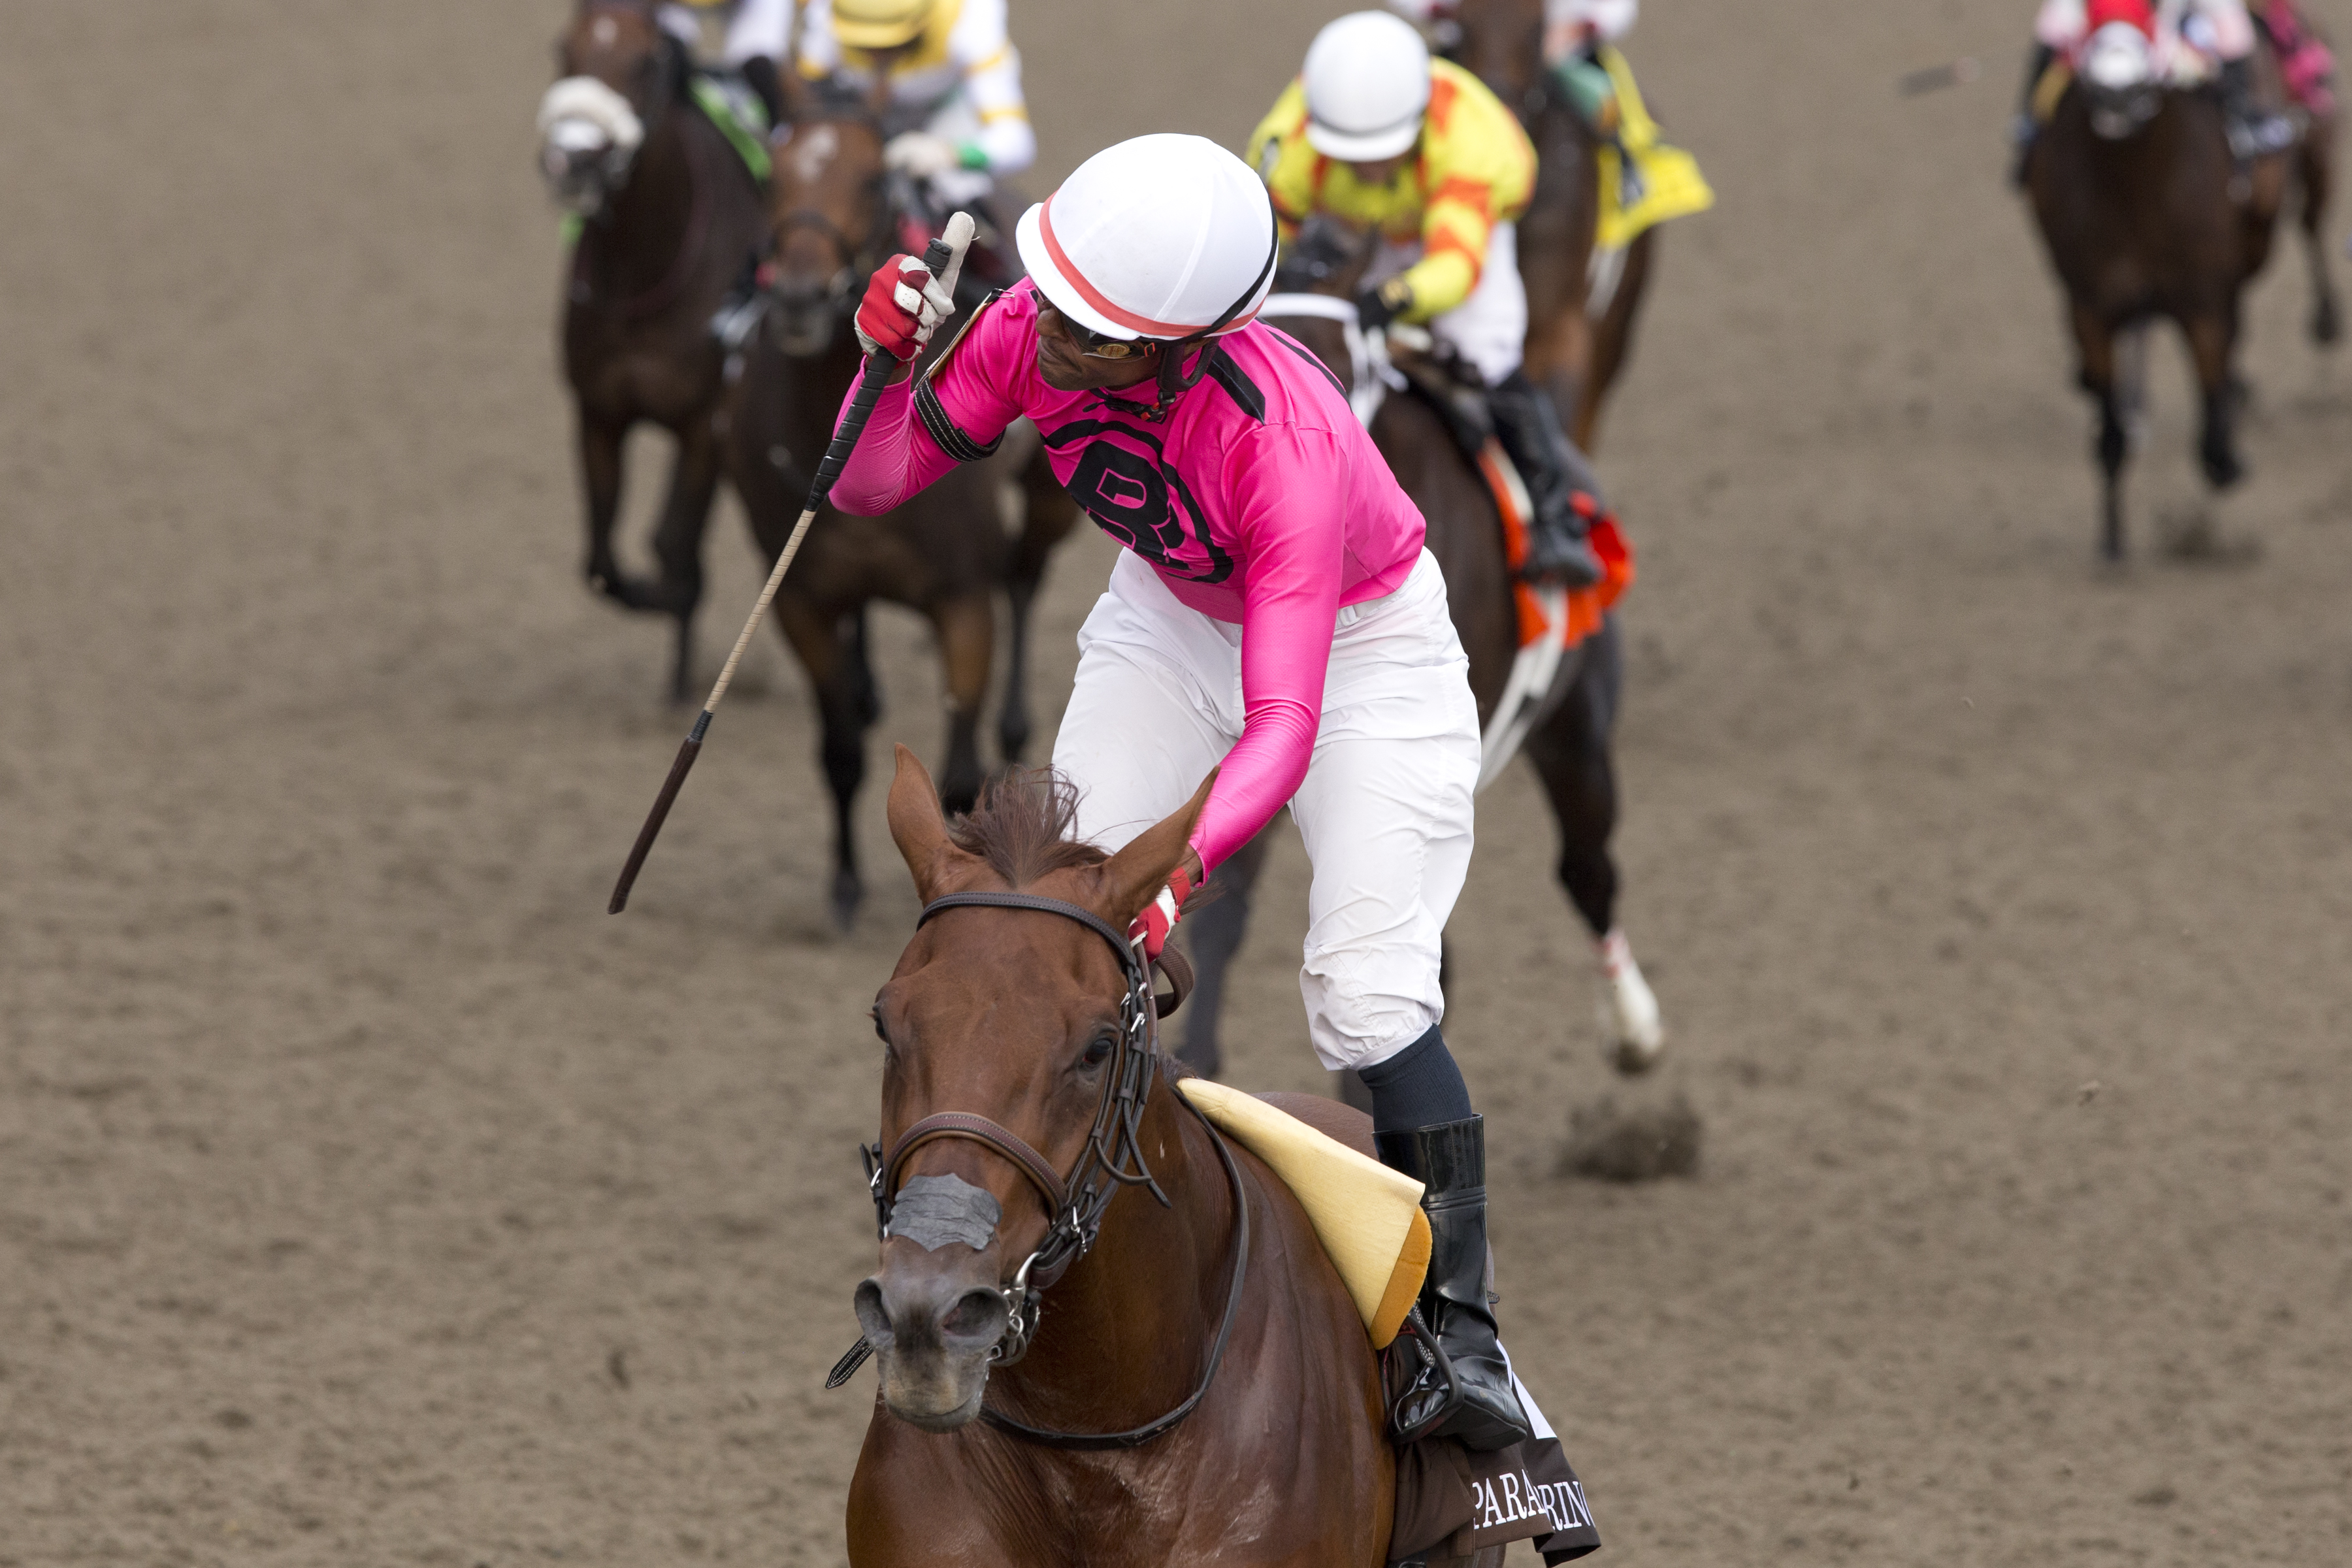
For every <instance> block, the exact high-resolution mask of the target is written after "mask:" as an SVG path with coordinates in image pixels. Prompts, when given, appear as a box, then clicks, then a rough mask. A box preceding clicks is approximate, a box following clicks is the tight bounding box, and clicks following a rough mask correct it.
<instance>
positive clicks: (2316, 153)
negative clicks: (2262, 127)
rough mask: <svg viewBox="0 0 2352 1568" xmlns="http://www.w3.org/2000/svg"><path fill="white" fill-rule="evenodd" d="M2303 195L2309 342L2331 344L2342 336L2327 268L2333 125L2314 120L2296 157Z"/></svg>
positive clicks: (2333, 186)
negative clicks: (2309, 268) (2308, 276)
mask: <svg viewBox="0 0 2352 1568" xmlns="http://www.w3.org/2000/svg"><path fill="white" fill-rule="evenodd" d="M2295 174H2296V178H2297V183H2298V184H2300V185H2301V187H2302V191H2303V213H2302V223H2303V254H2304V256H2305V259H2307V260H2308V261H2309V262H2310V263H2311V341H2312V342H2315V343H2321V344H2332V343H2334V342H2336V340H2337V339H2338V338H2340V337H2342V336H2343V335H2344V323H2343V315H2342V312H2341V311H2340V310H2338V309H2337V307H2336V279H2335V278H2334V277H2333V276H2332V275H2330V273H2329V271H2328V265H2327V205H2328V201H2329V199H2330V198H2331V197H2333V196H2334V195H2335V194H2336V121H2335V120H2334V118H2333V117H2330V118H2328V119H2326V120H2315V121H2312V122H2311V126H2310V129H2308V130H2307V131H2305V132H2304V136H2303V145H2302V147H2301V148H2300V149H2299V150H2298V151H2297V152H2296V154H2295Z"/></svg>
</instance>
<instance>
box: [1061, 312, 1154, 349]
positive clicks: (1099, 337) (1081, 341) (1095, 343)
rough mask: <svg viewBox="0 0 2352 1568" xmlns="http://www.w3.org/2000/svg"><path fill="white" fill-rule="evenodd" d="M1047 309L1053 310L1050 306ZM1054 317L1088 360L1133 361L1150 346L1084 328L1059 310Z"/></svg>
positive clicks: (1090, 328)
mask: <svg viewBox="0 0 2352 1568" xmlns="http://www.w3.org/2000/svg"><path fill="white" fill-rule="evenodd" d="M1046 308H1047V309H1048V310H1052V309H1053V307H1052V306H1051V305H1050V304H1048V306H1047V307H1046ZM1054 317H1055V320H1056V321H1060V322H1061V323H1062V331H1066V332H1067V333H1069V334H1070V337H1071V338H1072V340H1073V341H1075V342H1076V343H1077V345H1078V352H1079V353H1082V354H1084V355H1086V356H1087V358H1088V359H1132V358H1134V357H1135V356H1136V355H1138V354H1139V353H1143V352H1144V350H1145V348H1146V347H1147V346H1148V345H1146V344H1144V343H1139V342H1132V341H1130V340H1129V339H1127V338H1114V337H1112V336H1110V335H1109V334H1108V333H1106V332H1098V331H1095V330H1094V329H1093V328H1092V327H1082V326H1080V325H1078V323H1077V322H1076V321H1072V320H1071V319H1070V318H1069V317H1067V316H1066V315H1064V314H1062V312H1061V311H1059V310H1054Z"/></svg>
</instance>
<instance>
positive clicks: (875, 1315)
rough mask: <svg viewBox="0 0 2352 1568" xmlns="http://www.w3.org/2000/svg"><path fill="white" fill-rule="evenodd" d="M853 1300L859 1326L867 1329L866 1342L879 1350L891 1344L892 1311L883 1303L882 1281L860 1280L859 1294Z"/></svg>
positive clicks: (864, 1329)
mask: <svg viewBox="0 0 2352 1568" xmlns="http://www.w3.org/2000/svg"><path fill="white" fill-rule="evenodd" d="M851 1300H852V1304H853V1305H854V1306H855V1307H856V1311H857V1326H858V1328H860V1329H861V1330H863V1331H865V1334H866V1343H867V1344H869V1345H872V1346H873V1347H874V1348H875V1349H876V1350H877V1351H878V1350H881V1349H883V1348H885V1347H886V1346H887V1345H888V1344H890V1342H891V1340H892V1335H891V1332H890V1312H889V1310H888V1309H887V1307H885V1306H884V1305H883V1304H882V1281H881V1280H879V1279H866V1280H864V1281H862V1282H860V1283H859V1285H858V1287H857V1294H856V1296H855V1297H853V1298H852V1299H851Z"/></svg>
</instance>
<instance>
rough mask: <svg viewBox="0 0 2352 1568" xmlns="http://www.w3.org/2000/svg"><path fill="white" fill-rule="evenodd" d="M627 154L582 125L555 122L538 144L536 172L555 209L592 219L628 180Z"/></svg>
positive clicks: (581, 122) (600, 133) (581, 123)
mask: <svg viewBox="0 0 2352 1568" xmlns="http://www.w3.org/2000/svg"><path fill="white" fill-rule="evenodd" d="M630 162H631V160H630V157H629V154H628V153H625V152H624V151H623V150H622V149H620V148H618V147H615V146H614V144H613V143H612V142H609V141H607V140H606V139H605V137H604V133H603V132H600V131H598V130H597V129H596V128H595V127H593V126H592V125H589V124H587V123H585V122H584V121H576V120H567V121H557V122H556V123H555V124H554V125H552V126H551V127H550V128H549V129H548V133H547V137H546V139H545V140H544V141H543V142H541V143H540V149H539V172H540V175H541V178H543V179H544V180H546V182H547V189H548V194H549V195H551V196H553V197H554V198H555V203H556V205H558V206H560V207H562V208H563V209H564V210H565V211H566V212H572V213H577V214H579V215H580V216H582V217H593V216H596V215H597V214H598V213H600V212H602V211H603V210H604V203H605V202H606V200H607V199H608V198H609V197H610V195H611V194H612V192H613V191H614V190H616V189H618V188H619V186H620V184H621V182H622V181H623V180H625V179H626V178H627V177H628V172H629V163H630Z"/></svg>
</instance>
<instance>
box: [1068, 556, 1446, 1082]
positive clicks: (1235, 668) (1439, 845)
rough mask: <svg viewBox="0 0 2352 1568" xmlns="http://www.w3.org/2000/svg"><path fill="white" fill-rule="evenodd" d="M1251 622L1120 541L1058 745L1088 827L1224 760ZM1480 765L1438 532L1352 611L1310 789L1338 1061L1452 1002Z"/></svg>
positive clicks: (1316, 890) (1109, 828) (1185, 786)
mask: <svg viewBox="0 0 2352 1568" xmlns="http://www.w3.org/2000/svg"><path fill="white" fill-rule="evenodd" d="M1241 637H1242V633H1241V628H1240V627H1239V626H1234V625H1232V624H1231V623H1229V622H1224V621H1219V620H1215V619H1213V618H1212V617H1210V616H1204V615H1202V614H1201V613H1200V612H1199V611H1197V610H1194V609H1191V608H1189V607H1187V606H1186V605H1183V604H1181V602H1179V601H1178V599H1177V598H1176V596H1175V595H1173V594H1171V593H1170V592H1169V590H1168V588H1167V586H1166V585H1165V584H1162V583H1161V582H1160V578H1159V575H1158V574H1156V573H1154V572H1153V571H1152V569H1151V568H1150V566H1149V565H1147V564H1146V563H1144V562H1143V561H1142V560H1140V559H1139V558H1138V557H1137V556H1135V555H1134V554H1132V553H1131V552H1124V551H1123V552H1120V554H1119V558H1118V565H1117V566H1116V567H1115V568H1113V569H1112V572H1111V575H1110V584H1109V587H1108V590H1107V591H1106V592H1105V593H1104V594H1103V595H1102V597H1101V598H1099V599H1097V601H1096V602H1095V607H1094V610H1093V612H1092V613H1091V614H1090V615H1088V616H1087V621H1086V625H1085V626H1082V627H1081V628H1079V631H1078V676H1077V684H1076V689H1074V690H1073V691H1072V693H1071V695H1070V706H1069V709H1068V710H1067V711H1066V713H1065V714H1064V715H1063V718H1062V728H1061V735H1060V738H1059V739H1058V740H1057V741H1056V742H1055V746H1054V766H1055V768H1057V769H1059V770H1060V771H1061V773H1063V774H1064V775H1065V776H1066V777H1067V778H1068V779H1070V780H1071V782H1073V783H1074V784H1076V785H1077V787H1078V819H1077V831H1078V837H1081V838H1085V839H1088V840H1090V841H1092V842H1093V843H1096V844H1098V845H1100V846H1101V847H1104V848H1105V849H1108V850H1112V851H1117V850H1118V849H1119V848H1120V847H1123V846H1125V845H1126V844H1127V842H1128V841H1129V839H1132V838H1133V837H1135V836H1136V835H1137V834H1139V833H1141V832H1142V831H1143V830H1144V829H1145V828H1147V827H1150V826H1152V825H1153V824H1155V823H1157V822H1159V821H1160V819H1162V818H1163V817H1166V816H1169V815H1170V814H1171V813H1172V812H1174V811H1175V810H1177V809H1178V808H1179V807H1181V805H1183V804H1184V803H1185V801H1186V800H1188V799H1190V798H1191V796H1192V792H1193V791H1194V790H1195V789H1197V788H1199V787H1200V784H1201V781H1202V779H1203V778H1205V777H1207V776H1208V773H1209V770H1210V769H1212V768H1213V767H1215V766H1217V765H1218V764H1219V763H1222V762H1223V760H1224V755H1225V752H1227V751H1228V750H1230V749H1231V748H1232V746H1233V744H1234V742H1236V741H1238V740H1239V739H1240V738H1241V733H1242V719H1243V710H1242V685H1241ZM1477 782H1478V708H1477V703H1476V702H1475V700H1473V698H1472V697H1471V695H1470V664H1469V660H1468V659H1467V658H1465V657H1464V655H1463V652H1462V644H1461V642H1460V640H1459V639H1458V638H1457V637H1455V636H1454V623H1453V621H1452V619H1451V618H1450V617H1449V616H1448V615H1447V613H1446V606H1445V579H1444V576H1443V575H1442V574H1440V573H1439V571H1438V567H1437V562H1436V560H1435V558H1434V557H1433V556H1431V555H1430V553H1429V552H1427V551H1425V550H1424V551H1423V552H1422V556H1421V561H1420V563H1419V564H1417V565H1416V566H1414V568H1413V569H1412V574H1410V575H1409V576H1407V578H1406V579H1405V582H1404V585H1403V586H1402V587H1401V588H1399V589H1398V590H1397V591H1396V592H1395V593H1393V594H1391V595H1388V596H1387V597H1385V598H1381V599H1374V600H1370V601H1368V602H1367V603H1364V604H1361V605H1349V606H1348V607H1346V608H1344V609H1342V610H1341V611H1340V612H1339V619H1338V624H1337V626H1334V628H1333V631H1332V637H1331V662H1330V666H1329V672H1328V676H1327V678H1326V680H1325V684H1324V689H1323V713H1322V719H1321V723H1320V726H1319V728H1318V731H1317V732H1316V737H1315V750H1314V753H1313V757H1312V760H1311V761H1310V762H1309V763H1307V777H1306V780H1305V782H1304V783H1302V784H1300V785H1299V786H1298V792H1297V795H1294V796H1292V797H1291V802H1290V814H1291V816H1292V817H1293V818H1294V819H1295V820H1296V821H1297V824H1298V830H1299V833H1300V835H1301V836H1302V837H1304V838H1305V840H1306V843H1307V860H1308V861H1309V862H1310V863H1311V864H1312V866H1313V868H1314V877H1313V881H1312V883H1311V884H1310V886H1309V887H1308V889H1307V942H1306V947H1305V952H1304V963H1302V965H1301V967H1300V969H1299V973H1298V989H1299V993H1300V994H1301V996H1302V997H1303V998H1304V1000H1305V1002H1306V1004H1307V1034H1308V1037H1309V1038H1310V1039H1311V1040H1312V1042H1313V1044H1314V1047H1315V1054H1316V1055H1317V1056H1318V1058H1321V1059H1322V1062H1323V1064H1324V1065H1325V1066H1326V1067H1328V1068H1354V1067H1364V1066H1368V1065H1370V1064H1371V1063H1375V1062H1380V1061H1384V1060H1386V1059H1387V1058H1390V1057H1391V1056H1393V1055H1395V1054H1396V1053H1397V1052H1398V1051H1401V1050H1402V1049H1403V1048H1404V1047H1407V1046H1409V1045H1411V1044H1412V1042H1413V1041H1415V1040H1417V1039H1419V1038H1420V1037H1422V1036H1423V1034H1425V1033H1427V1032H1428V1030H1429V1029H1430V1028H1431V1027H1432V1026H1434V1025H1435V1024H1436V1023H1437V1022H1438V1020H1439V1019H1441V1018H1443V1017H1444V1015H1445V997H1444V993H1443V992H1441V991H1440V990H1439V988H1438V984H1437V971H1438V963H1439V960H1440V957H1441V953H1440V949H1439V939H1440V936H1441V934H1442V933H1443V932H1444V929H1445V921H1446V917H1447V916H1448V915H1450V914H1451V913H1452V912H1453V910H1454V900H1455V899H1456V898H1457V897H1458V896H1460V894H1461V891H1462V879H1463V878H1464V876H1465V875H1466V874H1467V872H1468V870H1469V867H1470V846H1471V837H1472V835H1471V794H1472V791H1473V789H1474V788H1475V785H1476V784H1477Z"/></svg>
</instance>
